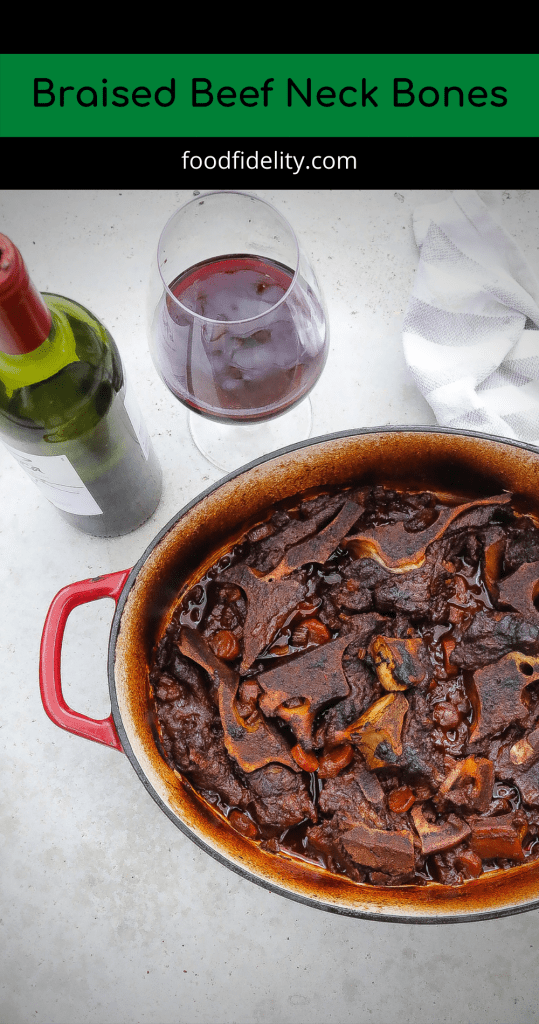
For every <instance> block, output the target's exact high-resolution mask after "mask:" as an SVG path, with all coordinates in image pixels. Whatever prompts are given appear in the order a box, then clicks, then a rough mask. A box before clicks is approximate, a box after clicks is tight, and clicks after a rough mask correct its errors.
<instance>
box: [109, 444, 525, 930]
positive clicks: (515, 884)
mask: <svg viewBox="0 0 539 1024" xmlns="http://www.w3.org/2000/svg"><path fill="white" fill-rule="evenodd" d="M404 435H410V437H409V439H408V440H407V439H406V438H405V437H404ZM421 438H423V439H424V440H423V441H422V440H420V439H421ZM436 438H439V439H441V440H440V441H439V442H436ZM444 438H445V439H446V440H445V441H444V440H443V439H444ZM468 438H469V439H471V440H470V441H469V442H467V441H466V440H464V439H468ZM451 439H453V440H451ZM401 442H402V443H403V444H404V445H406V444H409V445H410V446H413V444H414V443H415V444H416V445H417V444H419V445H426V446H429V445H431V444H434V445H436V443H440V444H441V446H442V448H443V447H444V446H445V449H446V450H450V449H451V446H452V445H457V446H458V445H464V448H465V447H466V445H468V447H470V448H471V456H473V453H474V452H476V454H477V453H478V452H480V451H481V450H483V452H484V453H487V454H489V457H490V458H491V461H493V464H495V463H496V452H497V453H498V455H499V456H500V458H501V459H502V461H503V460H504V459H505V460H506V464H507V465H509V463H510V461H511V458H512V457H513V458H514V456H516V463H519V462H522V463H523V465H522V468H521V473H523V474H525V473H526V470H529V469H530V467H532V468H533V471H534V473H536V474H537V482H538V484H539V449H537V448H535V447H534V446H532V445H528V444H526V443H524V442H520V441H515V440H510V439H507V438H503V437H498V436H495V435H492V434H483V433H479V432H477V431H472V430H469V431H468V430H456V429H452V428H449V427H439V426H421V425H420V426H417V425H412V426H408V425H405V424H403V425H397V426H391V425H386V426H380V427H366V428H358V429H355V430H343V431H338V432H335V433H331V434H326V435H322V436H320V437H315V438H310V439H308V440H307V441H302V442H298V443H297V444H293V445H289V446H287V447H285V448H282V449H279V451H277V452H272V453H270V454H268V455H267V456H264V457H262V458H260V459H256V460H255V461H254V462H251V463H249V464H248V465H245V466H242V467H240V468H238V469H237V470H235V471H234V472H233V473H230V474H228V475H227V476H224V477H222V478H221V479H219V480H218V481H217V482H216V483H214V484H212V485H211V486H210V487H208V488H207V489H206V490H205V491H204V492H202V493H201V494H199V495H197V496H196V497H195V498H193V499H192V500H191V501H190V502H188V503H187V504H186V505H185V506H184V507H183V508H182V509H181V510H180V511H179V512H178V513H177V514H176V515H175V516H173V517H172V518H171V519H170V520H169V522H168V523H167V524H166V525H165V526H164V527H163V528H162V529H161V530H160V531H159V532H158V533H157V535H156V536H155V537H154V539H153V540H152V541H151V542H150V544H149V545H148V546H147V548H146V550H145V551H144V553H143V554H142V555H141V557H140V558H139V560H138V562H137V563H136V565H135V566H134V567H133V568H132V570H131V572H130V573H129V576H128V577H127V579H126V581H125V584H124V586H123V589H122V591H121V594H120V597H119V600H118V603H117V606H116V610H115V614H114V618H113V621H112V627H111V634H110V642H109V651H108V677H109V690H110V699H111V706H112V716H113V720H114V724H115V727H116V730H117V733H118V736H119V738H120V741H121V744H122V747H123V750H124V752H125V753H126V754H127V757H128V758H129V761H130V762H131V765H132V766H133V768H134V770H135V772H136V774H137V776H138V777H139V779H140V781H141V782H142V784H143V785H144V787H145V788H146V789H147V791H148V792H149V793H150V795H151V796H152V798H153V799H154V800H155V801H156V803H157V804H158V806H159V807H160V808H161V810H162V811H164V813H165V814H166V815H167V817H168V818H169V819H170V820H171V821H172V822H173V824H174V825H175V826H176V827H177V828H179V829H180V830H181V831H182V832H183V833H184V835H186V836H187V837H188V838H189V839H190V840H191V841H192V842H194V843H195V844H196V845H197V846H199V847H200V848H201V849H202V850H203V851H204V852H205V853H208V854H209V855H210V856H212V857H213V858H214V859H215V860H217V861H218V862H219V863H220V864H222V865H223V866H225V867H227V868H229V869H231V870H233V871H235V872H236V873H237V874H239V875H240V876H242V877H243V878H246V879H248V880H249V881H251V882H254V883H255V884H257V885H260V886H262V887H263V888H265V889H267V890H269V891H270V892H274V893H277V894H279V895H281V896H284V897H286V898H288V899H291V900H294V901H296V902H299V903H302V904H304V905H306V906H309V907H313V908H316V909H320V910H325V911H327V912H329V913H334V914H340V915H342V916H348V917H357V918H360V919H367V920H377V921H384V922H391V923H402V924H411V923H416V924H449V923H462V922H468V921H469V922H472V921H478V920H486V919H491V918H497V917H505V916H510V915H513V914H517V913H524V912H527V911H529V910H534V909H536V908H538V907H539V861H535V862H533V863H531V864H527V865H522V866H519V867H517V868H511V869H509V870H505V871H499V872H497V873H495V874H494V873H493V874H491V875H490V876H489V877H488V879H487V876H486V875H483V876H482V879H476V880H473V881H472V882H466V883H465V884H464V885H463V886H459V887H451V886H439V885H435V884H433V885H427V886H424V887H419V886H418V887H416V886H412V887H406V886H403V887H395V888H393V889H389V888H388V889H387V890H386V889H385V888H384V887H381V888H378V887H373V886H366V885H358V884H357V883H353V882H350V881H349V880H347V879H343V878H341V877H340V876H339V877H338V876H335V875H331V874H330V873H329V872H325V871H324V870H323V869H320V870H319V869H314V870H311V868H310V867H308V866H307V867H305V866H303V865H301V862H300V863H299V867H298V866H296V865H295V864H294V863H292V860H291V859H286V858H284V857H282V856H279V857H275V856H272V855H270V854H264V855H263V856H264V857H265V858H267V864H266V862H265V861H264V862H262V861H260V857H259V852H258V848H257V851H256V856H257V857H259V861H260V863H253V861H252V858H251V852H252V848H253V846H256V844H253V843H252V842H251V841H249V840H245V839H243V837H241V836H239V835H238V836H236V835H234V839H233V840H230V838H229V836H228V835H227V834H228V833H231V832H232V831H233V830H232V829H231V827H230V826H227V825H226V824H225V825H224V826H223V823H222V822H221V823H218V826H215V821H214V815H213V813H212V812H209V811H208V810H206V811H204V812H201V811H200V810H199V809H197V806H195V805H197V799H198V798H196V797H194V796H193V794H192V791H191V792H189V789H190V787H188V786H185V785H183V784H182V783H181V782H180V781H179V780H178V779H174V778H172V775H173V773H172V771H171V769H170V768H168V766H164V762H163V760H162V758H161V757H160V755H159V754H158V751H157V748H156V747H155V741H153V746H154V750H153V752H152V750H151V746H152V741H151V740H149V739H148V737H146V739H145V740H144V741H140V735H141V733H142V732H146V726H145V724H144V715H145V714H146V717H147V713H146V711H145V709H144V707H140V706H139V705H143V704H144V700H143V697H142V696H140V695H139V697H138V698H137V701H138V703H137V701H134V703H133V708H134V710H133V709H131V705H130V702H131V696H130V694H129V689H130V684H129V683H128V682H127V679H128V676H129V673H130V672H132V671H133V666H136V665H137V664H138V661H140V657H141V655H140V651H141V649H142V648H139V649H138V651H137V652H135V653H134V654H133V655H131V653H130V645H131V644H132V642H133V639H134V634H135V633H136V632H137V628H138V624H139V623H140V622H141V621H142V619H143V618H144V601H145V600H147V598H146V597H145V596H144V595H145V591H146V589H148V588H149V591H151V589H152V586H157V585H158V577H159V573H160V572H161V571H162V570H161V568H160V565H159V559H161V566H162V565H163V564H165V563H166V562H167V559H168V558H169V555H168V554H167V552H166V550H165V551H164V553H163V554H161V549H162V548H164V549H166V548H167V546H170V545H171V542H172V539H173V538H174V537H175V536H176V535H179V533H180V532H181V531H179V530H178V524H180V523H181V522H182V520H183V521H187V519H188V518H189V517H191V518H193V517H195V518H196V516H197V515H198V514H199V513H201V512H202V514H203V512H204V508H205V506H206V505H207V504H208V503H211V502H214V503H215V501H216V500H217V499H218V498H219V493H218V492H220V491H222V492H223V493H228V495H229V496H230V494H232V493H233V488H234V487H235V486H240V485H241V484H242V482H249V481H251V478H252V477H253V475H254V476H256V474H257V472H258V471H260V470H261V469H262V470H263V469H264V468H265V467H266V466H267V464H268V463H272V462H273V463H274V465H275V466H280V465H281V464H282V463H284V464H285V465H286V464H288V465H292V463H293V459H294V456H299V457H300V458H301V457H302V455H304V456H305V458H307V453H309V454H310V453H311V452H312V453H314V454H315V455H316V453H319V452H320V451H322V448H323V449H324V451H326V450H329V451H330V452H331V451H332V450H333V448H332V446H335V451H337V450H339V447H340V446H342V445H344V447H345V449H346V447H347V446H348V447H349V448H350V446H351V450H355V447H357V449H358V451H359V452H361V448H362V445H367V446H369V445H370V446H371V447H372V448H373V450H374V451H375V450H376V446H379V445H380V444H381V445H382V446H388V445H394V446H395V448H396V450H398V448H399V443H401ZM328 446H329V449H328ZM448 446H449V448H448ZM306 450H307V452H306ZM463 450H464V449H463ZM291 457H292V461H291ZM371 460H372V457H371ZM457 462H458V459H457ZM470 462H474V465H475V464H476V460H475V461H474V459H473V457H471V458H470ZM255 485H256V482H255V483H254V484H251V486H255ZM320 486H323V485H322V484H321V485H320ZM290 493H294V492H290ZM296 493H297V492H296ZM534 493H535V490H534ZM537 493H538V507H539V486H538V489H537ZM273 501H274V499H271V498H270V499H269V500H268V501H266V507H267V506H269V505H271V504H273ZM261 507H263V506H261ZM238 524H239V519H238ZM171 550H172V548H171ZM214 550H215V549H214ZM212 557H213V556H212ZM153 561H156V562H157V564H156V567H155V569H149V568H148V567H149V566H151V563H152V562H153ZM209 564H211V561H210V562H208V565H209ZM193 568H194V563H193ZM152 573H153V579H154V582H153V583H152ZM144 576H148V580H149V582H148V580H146V581H144V582H143V583H142V584H141V580H142V577H144ZM139 590H140V591H141V593H138V591H139ZM170 593H172V591H171V592H170ZM141 595H142V596H141ZM165 604H166V602H165ZM162 611H163V614H164V611H165V606H163V610H162ZM126 619H127V620H129V621H128V622H127V625H126ZM156 621H157V620H156ZM133 624H134V625H133ZM152 629H153V630H154V632H153V634H152V635H154V636H155V624H154V626H152ZM137 642H138V641H137ZM133 659H137V660H133ZM141 686H142V684H141ZM126 702H127V703H126ZM128 704H129V708H130V709H129V710H128V711H127V712H126V707H127V705H128ZM137 723H138V724H137ZM140 723H142V725H141V724H140ZM148 728H149V727H148ZM163 766H164V767H163ZM163 772H165V773H168V776H169V777H168V778H167V779H164V776H163ZM174 785H175V786H176V787H179V790H181V793H180V795H179V797H178V798H176V797H174V796H173V795H172V796H171V794H172V789H171V787H173V786H174ZM193 808H194V809H193ZM250 851H251V852H250ZM260 856H262V854H261V853H260ZM255 859H256V858H255ZM283 865H284V866H283ZM485 880H486V881H485ZM476 883H479V884H476ZM381 889H383V891H381ZM367 890H368V891H367ZM373 890H376V891H375V892H374V893H373ZM407 890H408V891H407ZM412 890H413V891H414V894H415V895H414V898H413V900H412V901H411V902H410V900H409V898H408V897H410V896H411V893H412ZM440 890H443V892H440ZM448 890H450V891H448ZM427 891H428V892H429V893H430V895H431V896H432V897H433V900H432V901H431V900H430V897H429V896H427V897H426V896H425V894H426V892H427ZM358 893H359V895H358ZM485 893H486V895H485ZM434 897H435V898H434Z"/></svg>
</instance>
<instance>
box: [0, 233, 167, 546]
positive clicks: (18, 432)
mask: <svg viewBox="0 0 539 1024" xmlns="http://www.w3.org/2000/svg"><path fill="white" fill-rule="evenodd" d="M0 438H1V440H2V441H3V442H4V444H5V446H6V447H7V449H8V450H9V452H10V453H11V454H12V455H13V456H14V458H15V459H16V460H17V462H18V463H19V464H20V465H21V466H22V468H23V469H25V470H26V472H27V473H28V474H29V476H30V477H31V478H32V480H33V481H34V482H35V483H36V484H37V486H38V487H39V489H40V490H41V492H42V494H44V495H45V496H46V497H47V498H48V499H49V501H51V502H52V504H53V505H55V506H56V508H57V509H58V511H59V512H60V514H61V515H62V516H63V517H64V519H66V520H67V521H68V522H69V523H72V524H73V525H74V526H76V527H78V528H79V529H80V530H83V531H84V532H85V533H90V534H93V535H94V536H97V537H117V536H120V535H122V534H124V533H129V532H130V531H131V530H134V529H136V528H137V527H138V526H140V525H141V523H143V522H145V520H146V519H148V518H149V517H150V516H151V515H152V514H153V512H154V511H155V509H156V508H157V505H158V503H159V499H160V496H161V469H160V466H159V463H158V461H157V458H156V455H155V452H154V450H153V448H152V444H151V441H150V438H149V436H148V433H147V430H146V428H145V426H144V423H143V421H142V418H141V416H140V412H139V411H138V407H137V404H136V401H135V398H134V396H133V395H132V393H131V392H130V390H129V389H126V379H125V374H124V370H123V367H122V361H121V358H120V354H119V352H118V349H117V347H116V344H115V342H114V340H113V338H112V337H111V335H110V334H109V332H108V331H107V329H106V328H105V327H104V326H103V324H102V323H100V321H99V320H98V319H97V318H96V317H95V316H94V315H93V313H90V312H89V310H87V309H85V307H84V306H81V305H79V303H77V302H74V301H73V300H72V299H68V298H64V297H63V296H61V295H53V294H48V293H43V294H41V293H40V292H38V291H37V289H36V288H35V287H34V285H33V284H32V282H31V280H30V279H29V276H28V271H27V269H26V266H25V263H24V260H23V258H22V256H21V254H20V252H19V250H18V249H17V247H16V246H15V245H14V244H13V242H11V241H10V239H9V238H7V237H6V236H5V235H2V234H0Z"/></svg>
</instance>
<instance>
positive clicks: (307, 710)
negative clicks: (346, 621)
mask: <svg viewBox="0 0 539 1024" xmlns="http://www.w3.org/2000/svg"><path fill="white" fill-rule="evenodd" d="M350 642H351V637H350V636H344V637H342V636H341V637H339V639H338V640H333V641H332V642H331V643H327V644H323V645H322V646H320V647H314V648H311V649H310V650H308V651H306V652H305V654H300V655H298V657H296V658H294V659H293V660H291V661H287V662H286V663H285V664H281V665H278V666H277V667H276V668H273V669H270V670H269V671H268V672H263V673H262V674H261V675H259V676H258V683H259V685H260V686H261V687H262V689H263V690H264V691H265V692H264V696H263V697H262V698H261V700H260V708H261V709H262V711H263V712H264V714H266V715H278V716H279V718H281V719H283V720H284V721H285V722H286V723H287V724H288V725H289V726H290V728H291V729H292V730H293V731H294V734H295V736H296V737H297V739H298V741H299V742H300V743H301V745H302V746H303V747H304V749H305V750H312V747H313V734H312V730H313V723H314V719H315V717H316V715H317V713H318V712H319V711H320V710H321V709H322V708H324V707H327V705H328V704H329V703H330V702H331V701H334V700H337V699H338V698H339V697H346V696H348V694H349V692H350V687H349V686H348V683H347V681H346V677H345V675H344V671H343V667H342V657H343V652H344V650H345V649H346V647H348V645H349V644H350Z"/></svg>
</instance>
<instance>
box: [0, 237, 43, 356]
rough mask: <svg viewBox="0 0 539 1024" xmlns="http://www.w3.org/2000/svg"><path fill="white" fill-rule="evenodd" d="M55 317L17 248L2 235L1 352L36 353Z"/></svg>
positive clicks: (0, 273) (0, 285) (0, 278)
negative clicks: (52, 318)
mask: <svg viewBox="0 0 539 1024" xmlns="http://www.w3.org/2000/svg"><path fill="white" fill-rule="evenodd" d="M51 326H52V320H51V314H50V311H49V309H48V307H47V306H46V304H45V302H44V300H43V298H42V296H41V295H40V294H39V292H38V291H37V289H36V288H35V287H34V285H33V284H32V282H31V280H30V278H29V276H28V271H27V269H26V266H25V263H24V260H23V258H22V256H21V254H20V252H19V250H18V249H17V247H16V245H14V244H13V242H12V241H11V240H10V239H9V238H7V236H6V235H2V234H0V351H1V352H5V353H7V354H8V355H24V354H25V353H27V352H33V351H34V350H35V349H36V348H39V346H40V345H42V344H43V342H44V341H45V340H46V339H47V338H48V336H49V334H50V331H51Z"/></svg>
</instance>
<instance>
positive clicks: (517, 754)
mask: <svg viewBox="0 0 539 1024" xmlns="http://www.w3.org/2000/svg"><path fill="white" fill-rule="evenodd" d="M509 757H510V759H511V761H512V762H513V764H515V765H519V766H521V767H523V768H531V766H532V764H535V763H536V761H539V729H534V730H533V731H532V732H530V733H528V735H527V736H523V737H522V738H521V739H520V740H517V742H516V743H514V744H513V746H512V747H511V750H510V751H509Z"/></svg>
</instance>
